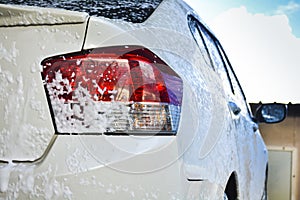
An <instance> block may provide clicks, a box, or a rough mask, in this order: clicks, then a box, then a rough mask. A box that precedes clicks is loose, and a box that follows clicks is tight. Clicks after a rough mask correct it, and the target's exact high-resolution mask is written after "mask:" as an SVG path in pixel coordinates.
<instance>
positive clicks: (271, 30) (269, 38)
mask: <svg viewBox="0 0 300 200" xmlns="http://www.w3.org/2000/svg"><path fill="white" fill-rule="evenodd" d="M210 24H211V28H212V30H214V32H215V33H216V35H217V37H218V38H219V39H220V41H221V43H222V44H223V46H224V48H225V50H227V54H228V56H229V58H230V59H231V62H232V64H233V67H234V69H235V71H236V73H237V75H238V77H239V79H240V82H241V84H242V86H243V87H244V90H245V93H246V96H247V98H248V100H250V101H252V102H258V101H260V100H261V101H264V102H274V101H277V102H294V103H300V92H299V86H300V56H299V52H300V39H299V38H296V37H295V36H294V35H293V34H292V29H291V27H290V25H289V21H288V18H287V16H286V15H274V16H266V15H264V14H252V13H249V12H248V11H247V9H246V8H245V7H241V8H234V9H230V10H228V11H226V12H224V13H222V14H220V15H218V16H217V17H216V18H215V19H214V20H213V21H211V23H210Z"/></svg>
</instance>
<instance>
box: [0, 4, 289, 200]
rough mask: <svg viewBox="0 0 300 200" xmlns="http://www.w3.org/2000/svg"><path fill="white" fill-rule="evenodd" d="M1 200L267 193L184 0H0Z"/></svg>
mask: <svg viewBox="0 0 300 200" xmlns="http://www.w3.org/2000/svg"><path fill="white" fill-rule="evenodd" d="M0 3H1V4H0V105H1V106H0V113H1V116H2V117H1V118H0V199H163V200H166V199H174V200H175V199H188V200H190V199H223V198H224V199H230V200H232V199H251V200H259V199H262V198H264V199H266V180H267V176H266V175H267V169H268V161H267V157H268V155H267V150H266V147H265V144H264V142H263V140H262V137H261V135H260V133H259V131H258V125H257V123H256V122H270V123H272V122H278V121H281V120H283V118H284V116H285V107H284V105H280V104H267V105H262V106H261V108H260V109H259V110H258V114H257V116H259V118H257V119H256V120H255V119H254V118H253V117H252V114H251V113H250V111H249V108H248V105H247V103H246V101H245V97H244V94H243V92H242V89H241V87H240V85H239V82H238V80H237V78H236V76H235V74H234V72H233V70H232V67H231V65H230V63H229V61H228V59H227V57H226V54H225V52H224V50H223V48H222V46H221V45H220V43H219V41H218V40H217V38H216V37H215V36H214V34H213V33H212V32H211V31H210V30H209V29H208V28H207V27H206V26H205V25H204V24H203V22H202V21H201V19H200V18H199V17H198V16H197V14H196V13H195V12H194V11H193V10H192V9H191V8H190V7H189V6H188V5H187V4H186V3H184V2H183V1H181V0H152V1H150V0H142V1H129V0H128V1H125V0H124V1H119V2H118V1H100V0H99V1H96V0H95V1H84V0H70V1H68V0H66V1H59V0H56V1H46V0H43V1H40V0H31V1H20V0H19V1H17V0H0Z"/></svg>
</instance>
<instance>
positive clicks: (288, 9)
mask: <svg viewBox="0 0 300 200" xmlns="http://www.w3.org/2000/svg"><path fill="white" fill-rule="evenodd" d="M298 10H300V4H297V3H295V2H293V1H290V2H289V3H288V4H287V5H281V6H278V8H277V10H276V11H275V14H287V15H288V14H292V13H294V12H296V11H298Z"/></svg>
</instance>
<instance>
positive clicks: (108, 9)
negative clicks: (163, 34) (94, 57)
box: [0, 0, 162, 23]
mask: <svg viewBox="0 0 300 200" xmlns="http://www.w3.org/2000/svg"><path fill="white" fill-rule="evenodd" d="M161 2H162V0H0V3H1V4H13V5H26V6H39V7H46V8H63V9H66V10H72V11H80V12H87V13H88V14H89V15H91V16H102V17H106V18H109V19H122V20H124V21H128V22H132V23H142V22H144V21H145V20H146V19H147V18H148V17H149V16H150V15H151V14H152V13H153V12H154V10H155V9H156V8H157V6H158V5H159V4H160V3H161Z"/></svg>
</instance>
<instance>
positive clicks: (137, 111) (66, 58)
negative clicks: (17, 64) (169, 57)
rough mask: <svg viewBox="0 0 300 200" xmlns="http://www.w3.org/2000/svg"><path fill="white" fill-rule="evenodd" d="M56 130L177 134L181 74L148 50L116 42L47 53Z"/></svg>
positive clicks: (48, 88)
mask: <svg viewBox="0 0 300 200" xmlns="http://www.w3.org/2000/svg"><path fill="white" fill-rule="evenodd" d="M42 66H43V71H42V78H43V80H44V83H45V89H46V92H47V94H48V97H49V100H50V102H51V103H50V105H51V110H52V113H53V115H54V118H55V120H54V121H55V125H56V129H57V130H56V131H57V132H58V133H78V134H81V133H85V134H88V133H90V134H93V133H104V134H176V132H177V129H178V124H179V118H180V110H181V102H182V88H183V84H182V80H181V78H180V77H179V76H178V75H177V74H176V73H175V72H174V71H173V70H172V69H171V68H170V67H169V66H168V65H167V64H166V63H165V62H163V61H162V60H161V59H160V58H158V57H157V56H156V55H155V54H154V53H152V52H151V51H150V50H148V49H146V48H143V47H140V46H115V47H105V48H97V49H90V50H85V51H81V52H77V53H72V54H66V55H62V56H56V57H52V58H47V59H45V60H44V61H43V62H42Z"/></svg>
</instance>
